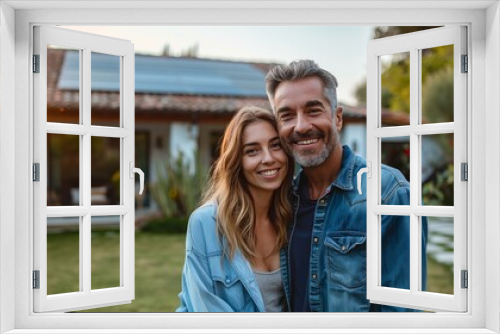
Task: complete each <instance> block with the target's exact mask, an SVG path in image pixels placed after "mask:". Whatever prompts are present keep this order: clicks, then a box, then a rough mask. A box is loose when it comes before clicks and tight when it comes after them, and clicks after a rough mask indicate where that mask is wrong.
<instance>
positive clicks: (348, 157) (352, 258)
mask: <svg viewBox="0 0 500 334" xmlns="http://www.w3.org/2000/svg"><path fill="white" fill-rule="evenodd" d="M363 167H366V160H365V159H363V158H361V157H359V156H357V155H356V154H354V152H352V151H351V150H350V149H349V147H348V146H344V147H343V155H342V167H341V169H340V171H339V174H338V176H337V179H336V180H335V181H334V182H333V183H332V184H331V185H330V186H329V187H328V188H327V189H326V192H325V194H324V195H323V196H322V197H320V198H319V199H318V202H317V205H316V209H315V212H314V223H313V230H312V240H311V255H310V257H311V260H310V265H309V286H308V289H309V303H310V307H311V311H313V312H314V311H316V312H368V311H385V312H401V311H411V310H409V309H404V308H398V307H391V306H383V305H377V304H370V302H369V300H367V299H366V173H365V174H364V175H363V177H362V181H361V182H362V195H360V194H359V193H358V190H357V173H358V171H359V170H360V169H361V168H363ZM381 172H382V176H381V187H382V197H381V198H382V204H383V205H409V201H410V185H409V183H408V181H407V180H406V179H405V178H404V176H403V175H402V174H401V173H400V172H399V171H398V170H396V169H394V168H391V167H388V166H386V165H382V167H381ZM302 174H303V171H302V170H301V171H300V172H299V174H298V175H297V177H296V178H295V180H294V182H293V184H294V187H293V200H292V202H293V211H294V222H295V218H296V214H297V209H298V206H299V195H298V194H299V191H298V185H299V184H300V178H301V177H302ZM293 230H294V224H292V225H291V227H290V229H289V240H291V239H293ZM409 236H410V222H409V217H408V216H383V218H382V286H386V287H393V288H401V289H409V288H410V278H409V274H410V268H409V266H410V255H409V251H410V239H409ZM422 239H423V240H422V247H423V253H424V254H425V245H426V239H427V221H426V219H425V218H424V219H422ZM288 254H289V253H288V245H287V246H286V247H285V248H283V249H282V251H281V266H282V268H281V269H282V274H283V285H284V288H285V293H286V296H287V301H288V308H289V309H290V291H291V289H290V288H291V286H290V284H291V282H290V277H289V274H288V273H289V271H288V267H289V262H288ZM422 269H423V281H422V286H423V288H424V289H425V286H426V277H427V274H426V257H425V256H422Z"/></svg>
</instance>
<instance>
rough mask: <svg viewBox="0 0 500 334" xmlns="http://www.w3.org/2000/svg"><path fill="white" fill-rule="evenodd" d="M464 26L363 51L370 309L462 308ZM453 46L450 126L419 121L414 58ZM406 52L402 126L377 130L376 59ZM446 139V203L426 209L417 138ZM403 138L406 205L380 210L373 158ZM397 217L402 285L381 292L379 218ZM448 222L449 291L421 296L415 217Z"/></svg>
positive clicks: (379, 125) (379, 117)
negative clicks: (405, 270) (406, 104)
mask: <svg viewBox="0 0 500 334" xmlns="http://www.w3.org/2000/svg"><path fill="white" fill-rule="evenodd" d="M466 33H467V31H466V28H465V27H463V26H458V25H457V26H449V27H440V28H434V29H429V30H425V31H419V32H415V33H412V34H404V35H398V36H393V37H387V38H381V39H377V40H372V41H370V42H369V43H368V51H367V56H368V59H367V66H368V74H367V128H366V131H367V138H368V140H367V145H368V149H367V152H368V153H367V157H366V160H367V164H368V165H369V166H371V173H370V174H371V175H370V176H371V177H369V178H367V204H366V205H367V210H366V211H367V239H368V241H369V243H368V248H367V281H368V282H367V298H368V299H369V300H370V301H371V302H372V303H375V304H390V305H393V306H403V307H410V308H412V307H413V308H417V309H421V310H431V311H455V312H464V311H465V310H467V289H464V288H462V287H461V276H460V275H461V270H467V247H465V245H467V237H466V228H467V224H466V222H467V221H466V218H467V197H466V195H467V185H468V182H465V181H461V177H460V176H461V170H460V164H461V163H467V131H466V122H465V120H466V116H467V94H466V92H467V76H468V73H462V64H461V57H462V55H467V38H466ZM445 45H452V46H453V60H454V61H453V73H454V80H453V83H454V85H453V87H454V94H453V101H454V104H453V106H454V113H453V121H451V122H446V123H433V124H423V123H422V112H423V111H422V110H421V109H422V102H421V99H422V73H421V72H422V64H421V62H422V52H421V50H423V49H430V48H434V47H439V46H445ZM403 52H408V54H409V56H410V58H409V61H410V68H409V74H410V124H409V125H404V126H386V127H384V126H382V113H381V106H382V99H381V94H380V92H381V91H382V88H381V86H382V82H381V74H382V66H381V57H382V56H385V55H393V54H401V53H403ZM435 134H452V135H453V138H454V147H453V164H454V166H455V169H454V180H455V182H454V195H453V196H454V205H453V206H429V205H424V204H423V203H422V200H421V199H422V192H421V184H422V163H423V162H422V149H423V148H422V136H423V135H435ZM400 136H405V137H408V138H409V143H410V201H409V203H408V205H383V204H382V199H381V197H380V194H381V189H382V184H381V167H380V166H381V164H382V162H381V154H382V148H381V147H382V144H381V141H382V139H383V138H391V137H400ZM383 215H401V216H408V217H409V223H410V228H409V232H410V235H409V239H410V243H409V245H408V246H409V249H410V266H409V269H410V270H409V275H410V286H409V289H395V288H390V287H384V286H381V277H382V259H381V254H382V239H381V224H380V222H381V217H382V216H383ZM425 216H427V217H439V216H441V217H451V218H453V242H454V244H455V245H457V246H456V247H454V250H453V274H454V275H453V283H454V284H453V293H452V294H443V293H435V292H426V291H425V290H423V291H422V286H421V285H422V280H421V277H422V254H424V256H426V254H425V251H424V252H422V233H421V231H422V217H425Z"/></svg>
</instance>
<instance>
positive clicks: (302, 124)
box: [294, 113, 311, 133]
mask: <svg viewBox="0 0 500 334" xmlns="http://www.w3.org/2000/svg"><path fill="white" fill-rule="evenodd" d="M310 129H311V123H310V122H309V120H308V119H307V117H305V116H304V114H302V113H299V114H297V122H296V123H295V129H294V130H295V132H298V133H305V132H307V131H309V130H310Z"/></svg>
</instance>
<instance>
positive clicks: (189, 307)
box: [176, 203, 264, 312]
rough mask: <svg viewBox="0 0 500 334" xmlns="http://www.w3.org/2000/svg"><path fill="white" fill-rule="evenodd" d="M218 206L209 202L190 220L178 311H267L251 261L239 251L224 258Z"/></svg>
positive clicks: (197, 210)
mask: <svg viewBox="0 0 500 334" xmlns="http://www.w3.org/2000/svg"><path fill="white" fill-rule="evenodd" d="M216 210H217V207H216V205H215V204H214V203H207V204H205V205H203V206H201V207H200V208H198V209H196V210H195V211H194V212H193V213H192V214H191V216H190V217H189V223H188V230H187V236H186V259H185V263H184V269H183V272H182V291H181V293H180V294H179V299H180V302H181V305H180V306H179V307H178V308H177V310H176V311H177V312H264V302H263V300H262V295H261V293H260V289H259V286H258V284H257V281H256V280H255V275H254V273H253V271H252V268H251V266H250V264H249V262H248V261H247V260H246V259H245V258H244V257H243V255H242V254H241V253H240V252H239V251H236V253H235V255H234V258H233V259H232V260H231V261H229V260H228V257H227V256H223V251H222V247H221V242H220V239H219V237H218V233H217V227H216V223H215V217H216Z"/></svg>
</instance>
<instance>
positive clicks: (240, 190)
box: [203, 106, 294, 264]
mask: <svg viewBox="0 0 500 334" xmlns="http://www.w3.org/2000/svg"><path fill="white" fill-rule="evenodd" d="M257 121H264V122H268V123H269V124H271V125H272V126H273V128H274V129H276V130H277V128H278V127H277V122H276V118H275V117H274V115H273V114H272V112H270V111H268V110H265V109H262V108H259V107H256V106H248V107H243V108H242V109H240V110H239V111H238V113H237V114H236V115H235V116H234V117H233V119H232V120H231V122H230V123H229V125H228V127H227V128H226V131H225V132H224V136H223V139H222V143H221V146H220V156H219V158H218V160H217V161H216V162H215V164H214V165H213V166H212V177H211V179H210V181H209V183H208V186H207V189H206V191H205V193H204V196H203V201H204V202H205V201H210V200H212V201H215V202H217V205H218V210H217V229H218V232H219V236H220V237H224V238H225V243H223V245H224V247H223V249H224V252H225V253H226V255H228V256H229V259H232V258H233V256H234V253H235V251H236V249H239V250H240V251H241V252H242V254H243V255H244V256H245V258H247V259H248V261H249V262H250V263H251V264H254V263H255V256H256V254H255V244H256V243H255V241H256V240H255V238H256V237H255V228H254V227H255V210H254V203H253V199H252V196H251V195H250V191H249V188H248V185H247V181H246V179H245V177H244V175H243V170H242V159H243V131H244V130H245V128H246V126H248V125H249V124H251V123H254V122H257ZM287 157H288V164H287V175H286V178H285V180H284V181H283V184H282V185H281V187H280V188H278V189H277V190H276V191H275V192H274V195H273V203H272V204H271V205H270V210H269V213H268V214H269V218H270V220H271V222H272V223H273V224H274V228H275V230H276V236H277V238H276V248H277V249H280V248H281V247H283V246H284V244H285V243H286V240H287V237H286V230H287V225H288V224H289V222H290V221H291V216H292V214H291V211H292V209H291V204H290V190H291V189H290V188H291V182H292V177H293V167H294V163H293V159H292V158H291V157H289V156H287Z"/></svg>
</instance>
